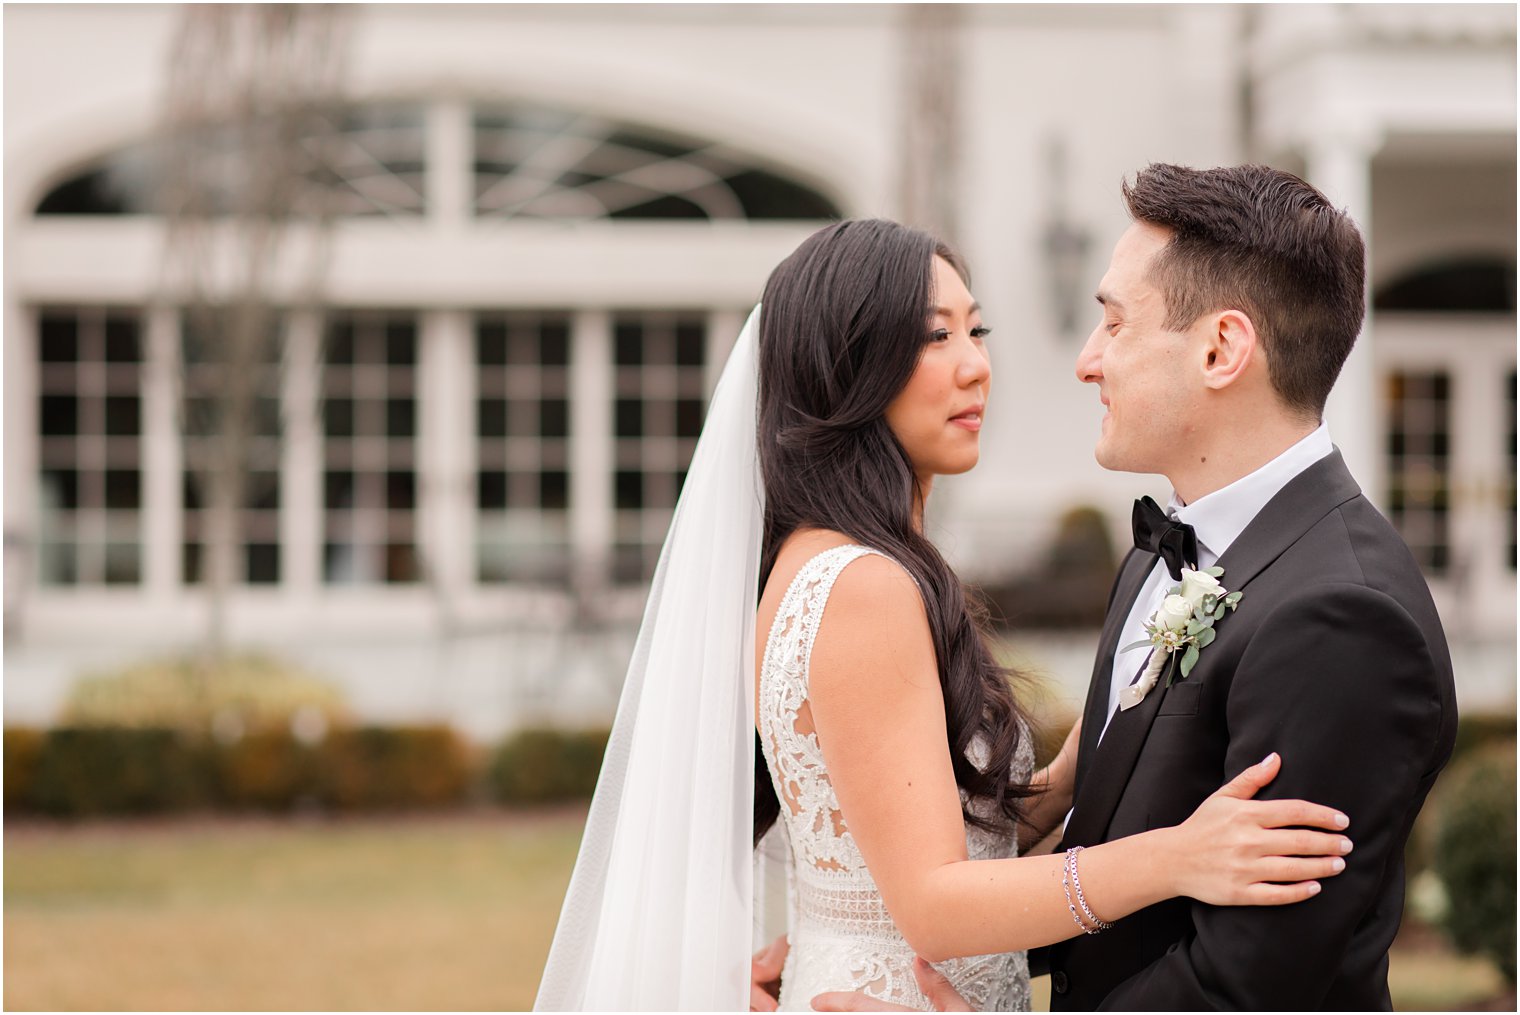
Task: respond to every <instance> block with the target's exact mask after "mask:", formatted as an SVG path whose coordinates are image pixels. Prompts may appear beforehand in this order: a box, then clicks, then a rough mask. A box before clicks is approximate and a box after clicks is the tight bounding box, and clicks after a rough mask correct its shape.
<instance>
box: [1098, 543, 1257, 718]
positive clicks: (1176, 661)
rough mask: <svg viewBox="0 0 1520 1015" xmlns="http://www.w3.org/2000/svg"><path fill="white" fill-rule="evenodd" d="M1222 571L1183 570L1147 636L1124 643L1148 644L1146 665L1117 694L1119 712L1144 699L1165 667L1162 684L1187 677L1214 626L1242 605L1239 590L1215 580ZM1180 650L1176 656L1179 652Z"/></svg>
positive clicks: (1147, 626)
mask: <svg viewBox="0 0 1520 1015" xmlns="http://www.w3.org/2000/svg"><path fill="white" fill-rule="evenodd" d="M1223 575H1224V569H1223V568H1219V567H1211V568H1208V569H1206V570H1203V571H1190V570H1188V569H1187V568H1183V569H1182V584H1181V585H1179V586H1177V587H1176V588H1174V589H1172V590H1171V592H1170V593H1169V594H1168V595H1167V597H1166V599H1165V601H1163V602H1162V604H1161V606H1160V607H1159V608H1158V609H1157V610H1156V612H1155V613H1153V614H1151V618H1150V619H1149V620H1147V621H1146V622H1145V633H1146V634H1147V635H1149V637H1148V638H1147V639H1146V640H1144V641H1137V642H1135V643H1134V644H1132V645H1126V646H1125V647H1124V648H1123V649H1121V650H1120V651H1128V650H1129V649H1132V648H1136V647H1138V646H1140V645H1151V646H1153V647H1154V649H1153V651H1152V652H1151V661H1150V665H1148V666H1146V668H1145V672H1144V673H1143V674H1141V676H1140V679H1139V680H1137V681H1135V682H1134V683H1133V684H1131V685H1130V686H1128V687H1126V688H1123V689H1122V690H1120V692H1119V710H1120V711H1121V712H1122V711H1124V710H1126V709H1130V708H1134V707H1135V706H1136V705H1138V704H1140V702H1141V701H1143V700H1144V699H1145V696H1146V695H1147V694H1149V693H1150V691H1151V688H1153V687H1155V686H1156V683H1157V681H1159V680H1160V679H1161V673H1162V671H1163V670H1165V671H1166V686H1168V687H1170V686H1172V680H1173V678H1174V677H1175V678H1176V679H1178V680H1186V679H1187V675H1188V674H1189V673H1191V672H1193V667H1194V666H1196V665H1198V654H1199V653H1200V652H1202V651H1203V650H1204V649H1206V648H1208V647H1209V645H1210V644H1211V643H1212V642H1213V641H1214V634H1215V632H1214V624H1215V622H1216V621H1218V620H1220V619H1221V618H1223V617H1224V615H1225V613H1226V611H1232V610H1234V609H1235V608H1236V607H1237V606H1239V605H1240V598H1241V593H1239V592H1230V591H1229V590H1227V589H1226V588H1225V587H1224V586H1223V585H1221V584H1220V583H1219V579H1220V578H1221V577H1222V576H1223ZM1179 652H1180V653H1181V656H1180V658H1179V656H1178V653H1179Z"/></svg>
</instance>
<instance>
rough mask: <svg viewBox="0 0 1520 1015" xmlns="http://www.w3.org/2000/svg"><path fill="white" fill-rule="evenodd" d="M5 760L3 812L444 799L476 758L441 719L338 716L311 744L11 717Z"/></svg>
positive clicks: (468, 777)
mask: <svg viewBox="0 0 1520 1015" xmlns="http://www.w3.org/2000/svg"><path fill="white" fill-rule="evenodd" d="M5 762H6V764H5V808H6V812H7V813H12V814H14V813H18V812H27V811H29V812H32V813H38V814H45V815H50V816H53V817H60V818H85V817H97V816H107V815H125V814H161V813H172V812H183V811H187V810H194V809H199V808H204V807H211V806H220V807H225V808H230V809H233V810H246V809H257V810H269V811H289V810H293V809H295V808H297V807H301V806H320V807H327V808H331V809H333V810H338V811H361V810H395V809H401V808H427V807H441V806H448V805H451V804H457V803H460V802H462V801H463V800H464V799H465V797H466V796H467V794H468V793H469V792H470V790H471V789H472V788H473V787H474V786H475V784H477V783H478V782H479V772H480V769H481V767H482V766H481V765H480V764H478V763H477V762H476V761H475V759H474V758H473V756H472V753H471V750H470V747H469V745H468V744H466V743H465V742H464V740H463V739H461V738H460V737H459V735H458V734H457V733H455V731H454V730H453V729H452V728H450V727H448V726H442V725H427V726H396V727H379V726H366V727H359V728H356V729H346V728H340V729H336V730H333V731H331V732H329V733H328V734H327V736H326V738H325V739H324V740H322V741H320V742H318V743H315V744H310V743H307V742H305V741H303V740H302V739H301V738H300V737H297V736H295V735H294V734H292V733H291V732H290V731H288V730H284V729H278V728H275V729H262V730H257V731H255V732H253V733H248V734H245V735H243V736H241V737H239V738H237V739H236V740H233V741H232V742H230V743H221V742H218V741H216V740H214V739H210V738H204V737H194V736H191V735H190V734H187V733H184V732H181V731H179V730H172V729H155V728H137V727H108V726H80V727H73V726H63V727H57V728H54V729H51V730H47V731H40V730H35V729H28V728H25V727H10V728H7V729H6V731H5Z"/></svg>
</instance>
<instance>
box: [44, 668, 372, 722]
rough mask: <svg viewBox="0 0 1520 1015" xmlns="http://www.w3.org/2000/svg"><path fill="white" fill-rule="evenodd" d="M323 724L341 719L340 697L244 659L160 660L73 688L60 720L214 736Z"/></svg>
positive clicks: (292, 672)
mask: <svg viewBox="0 0 1520 1015" xmlns="http://www.w3.org/2000/svg"><path fill="white" fill-rule="evenodd" d="M303 713H305V714H311V713H315V714H317V715H318V716H319V717H320V718H321V719H322V720H323V721H324V722H325V723H326V724H327V725H334V724H336V723H339V722H341V721H342V720H343V717H344V708H343V701H342V697H341V695H340V694H339V692H338V691H337V690H336V689H334V688H333V687H331V686H330V685H328V684H326V683H324V682H322V681H320V680H318V679H316V678H314V677H312V676H309V675H307V674H305V673H302V672H301V671H300V670H298V669H297V668H295V667H293V666H292V665H290V664H289V663H286V662H282V661H280V660H278V659H275V658H273V657H271V656H267V655H261V654H258V653H246V654H241V655H233V656H228V657H227V658H226V659H224V660H222V661H221V662H219V663H216V664H214V665H211V664H208V663H206V662H205V661H204V660H201V659H199V658H194V657H182V658H171V659H162V660H157V661H153V662H147V663H141V664H138V665H134V666H130V667H127V668H125V669H122V670H118V671H116V672H113V673H107V674H101V675H96V676H87V677H84V678H81V679H80V680H79V681H78V682H76V683H75V685H74V686H73V688H72V689H71V690H70V692H69V697H68V699H67V700H66V701H65V703H64V707H63V714H62V722H63V723H65V724H67V725H71V726H115V727H121V726H127V727H135V728H146V727H155V728H173V729H180V730H186V731H190V732H195V733H204V732H210V731H212V730H215V731H217V733H218V734H220V735H224V736H226V737H228V738H236V737H237V736H238V735H240V734H241V733H243V732H245V731H249V730H258V729H268V728H271V727H283V728H289V727H290V725H291V722H292V720H294V719H295V718H296V717H297V716H298V715H301V714H303Z"/></svg>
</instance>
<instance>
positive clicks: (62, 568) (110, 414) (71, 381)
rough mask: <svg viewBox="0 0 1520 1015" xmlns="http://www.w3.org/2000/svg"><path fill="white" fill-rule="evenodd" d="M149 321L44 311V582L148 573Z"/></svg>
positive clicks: (88, 581)
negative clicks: (145, 394) (145, 395)
mask: <svg viewBox="0 0 1520 1015" xmlns="http://www.w3.org/2000/svg"><path fill="white" fill-rule="evenodd" d="M141 341H142V320H141V316H140V314H139V313H138V312H137V311H132V310H116V309H109V308H104V307H84V308H78V307H75V308H52V307H50V308H44V309H42V310H40V311H39V313H38V359H39V370H38V393H37V423H38V430H37V433H38V453H39V460H38V469H39V474H40V475H39V479H40V483H39V487H38V494H39V499H40V503H39V505H38V532H37V561H38V571H37V574H38V581H39V582H40V583H41V584H44V585H102V584H103V585H135V584H139V583H141V581H142V557H143V551H142V518H141V514H140V511H141V508H142V469H141V455H142V450H141V444H142V372H141V367H140V362H141V359H142V355H141Z"/></svg>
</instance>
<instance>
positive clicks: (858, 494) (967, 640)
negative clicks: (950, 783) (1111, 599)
mask: <svg viewBox="0 0 1520 1015" xmlns="http://www.w3.org/2000/svg"><path fill="white" fill-rule="evenodd" d="M936 256H938V257H942V258H944V259H945V260H946V261H948V262H949V263H950V264H951V265H952V266H953V267H954V268H955V270H956V272H958V273H959V274H960V276H961V278H962V279H967V272H966V268H965V265H964V263H963V262H962V261H961V259H960V257H959V256H957V255H956V254H955V252H954V251H952V250H951V249H950V248H949V247H948V246H947V245H946V244H945V243H943V242H941V241H939V240H936V239H935V238H934V237H932V236H930V235H928V234H927V233H923V232H920V231H918V230H916V229H910V228H908V227H906V226H902V225H899V224H897V223H895V222H888V221H885V220H882V219H866V220H854V221H847V222H840V223H837V224H835V225H832V226H829V227H828V228H826V229H823V230H820V231H819V232H817V233H814V234H813V235H812V236H810V237H808V239H807V240H805V241H803V243H802V245H801V246H800V247H798V248H797V250H796V251H794V252H793V253H792V255H791V256H790V257H788V258H787V259H786V260H784V261H782V262H781V264H779V265H778V266H777V267H776V270H775V271H773V272H772V273H771V277H770V280H769V281H768V282H767V283H766V286H765V295H764V297H762V299H761V310H760V391H759V440H760V468H761V472H762V474H763V476H764V481H765V539H764V547H763V549H762V551H761V559H760V587H761V588H762V589H764V587H765V583H766V581H767V580H768V579H769V578H770V574H771V569H772V568H774V567H775V564H776V555H777V554H778V553H779V552H780V549H781V544H782V543H783V542H784V541H785V540H786V538H787V536H789V535H791V534H792V533H793V532H795V531H796V530H797V529H799V528H804V527H808V528H819V529H832V530H834V531H836V532H842V533H844V534H845V535H847V536H849V537H850V538H851V539H852V540H854V541H855V542H857V543H860V544H862V545H864V546H870V547H873V548H874V549H877V550H880V551H881V552H883V553H885V554H887V555H888V556H890V557H891V558H892V559H894V560H896V561H897V562H898V563H900V564H901V565H902V566H903V567H904V568H906V569H907V570H908V573H909V574H911V575H912V576H913V577H914V578H915V579H917V581H918V586H919V589H920V590H921V592H922V594H923V599H924V607H925V609H926V610H927V612H928V615H929V631H930V635H931V636H932V638H933V641H934V657H935V661H936V664H937V665H938V667H939V683H940V688H941V690H942V691H943V694H944V699H945V724H946V726H947V728H948V733H949V741H950V761H951V765H952V766H953V768H954V771H955V782H956V784H957V785H958V786H959V787H960V788H961V789H962V790H964V791H966V793H967V795H968V796H969V797H970V798H971V799H972V800H977V799H986V800H991V801H993V802H994V804H995V805H996V808H997V810H998V811H1000V812H1001V813H1002V814H1003V815H1004V816H1005V817H1006V818H1008V819H1009V820H1017V818H1018V803H1019V800H1020V799H1021V798H1023V797H1025V796H1028V795H1029V791H1028V788H1027V787H1026V786H1022V785H1017V784H1010V782H1009V779H1008V773H1009V766H1010V764H1011V762H1012V759H1013V756H1014V752H1015V750H1017V748H1018V746H1019V741H1020V739H1021V738H1022V737H1024V736H1026V735H1027V732H1026V727H1025V726H1024V724H1023V722H1021V720H1022V719H1023V713H1022V712H1021V710H1020V709H1019V706H1018V704H1017V703H1016V702H1015V700H1014V697H1013V692H1012V689H1011V687H1010V683H1009V678H1010V676H1011V674H1010V673H1009V671H1008V670H1006V669H1005V668H1004V667H1002V666H1000V665H998V663H997V662H996V661H995V660H994V659H993V657H992V654H991V652H990V651H989V650H988V648H987V644H986V641H985V631H986V611H985V610H984V609H983V608H981V606H980V605H979V604H978V603H977V602H976V601H975V600H974V599H973V598H971V597H969V596H968V595H967V592H966V590H965V588H964V587H963V586H962V585H961V582H960V579H959V578H957V577H956V576H955V572H953V571H951V570H950V567H949V565H947V564H946V563H945V561H944V558H943V557H941V556H940V554H939V551H938V550H936V549H935V548H934V545H933V544H932V543H930V542H929V540H927V539H925V538H924V536H923V534H922V533H921V532H920V531H919V530H918V529H917V528H916V527H915V525H914V516H915V513H919V514H920V516H921V509H922V507H923V503H922V501H923V491H922V490H920V489H919V488H918V484H917V482H916V480H915V478H914V472H913V466H912V463H911V462H910V461H909V459H908V454H907V452H906V451H905V450H904V449H903V447H902V445H901V444H900V443H899V442H898V440H897V437H896V436H895V435H894V434H893V433H892V430H891V428H890V427H889V426H888V425H887V421H886V419H885V417H884V413H885V411H886V408H887V405H888V403H890V402H891V401H892V399H893V398H895V397H896V395H897V393H898V392H899V391H901V390H902V389H903V387H904V385H906V384H907V383H908V379H909V378H910V377H911V376H912V375H913V372H914V370H915V368H916V367H917V366H918V361H919V357H920V355H921V354H922V353H923V350H924V346H925V345H926V344H927V343H928V341H929V333H930V319H931V315H930V307H931V306H932V296H933V294H932V292H931V291H930V290H931V288H932V285H933V259H934V258H935V257H936ZM978 733H981V734H983V735H985V738H986V742H987V747H988V756H987V760H986V764H985V765H984V766H982V767H980V768H979V767H977V766H976V765H974V764H973V763H972V762H971V760H970V759H969V758H968V757H967V756H966V751H967V748H968V747H969V746H970V744H971V743H972V740H973V738H974V737H976V735H977V734H978ZM780 809H781V805H780V801H779V800H777V798H776V792H775V789H774V788H773V786H772V785H771V778H770V773H769V771H768V769H767V767H766V764H765V758H764V757H763V755H762V754H761V751H760V741H759V738H758V736H757V737H756V740H755V842H756V843H757V844H758V843H759V841H760V837H761V836H762V835H764V834H765V832H766V831H767V830H768V829H769V828H770V827H771V825H773V824H774V823H775V821H776V818H777V817H778V816H779V814H780ZM962 812H963V814H964V816H965V819H966V821H967V822H969V823H971V824H974V825H976V826H978V827H981V828H986V829H990V828H992V827H993V824H994V823H993V822H991V821H988V820H985V819H983V818H982V817H980V816H979V815H977V814H974V813H972V812H970V811H968V810H966V809H965V808H963V809H962Z"/></svg>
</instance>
